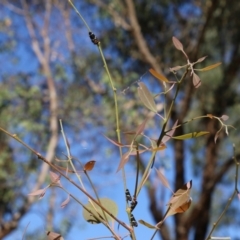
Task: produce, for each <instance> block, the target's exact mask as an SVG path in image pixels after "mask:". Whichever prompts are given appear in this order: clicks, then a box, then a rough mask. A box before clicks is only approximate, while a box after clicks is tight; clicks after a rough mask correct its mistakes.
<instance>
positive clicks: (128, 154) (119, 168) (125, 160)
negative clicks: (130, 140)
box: [117, 151, 131, 172]
mask: <svg viewBox="0 0 240 240" xmlns="http://www.w3.org/2000/svg"><path fill="white" fill-rule="evenodd" d="M130 154H131V152H130V151H128V152H126V153H125V154H123V156H122V158H121V161H120V163H119V166H118V169H117V172H118V171H119V170H121V169H122V168H123V167H124V165H125V164H126V163H127V161H128V160H129V156H130Z"/></svg>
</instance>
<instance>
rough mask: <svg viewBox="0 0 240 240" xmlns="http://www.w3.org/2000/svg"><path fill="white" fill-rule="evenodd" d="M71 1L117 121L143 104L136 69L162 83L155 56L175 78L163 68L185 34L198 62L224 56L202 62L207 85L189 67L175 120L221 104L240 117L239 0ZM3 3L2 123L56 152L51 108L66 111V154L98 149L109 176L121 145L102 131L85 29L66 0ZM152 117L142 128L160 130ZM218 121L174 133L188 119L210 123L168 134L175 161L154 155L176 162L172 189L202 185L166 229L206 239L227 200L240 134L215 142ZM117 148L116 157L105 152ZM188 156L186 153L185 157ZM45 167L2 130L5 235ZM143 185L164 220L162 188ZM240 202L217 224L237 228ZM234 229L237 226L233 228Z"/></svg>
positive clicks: (106, 110) (127, 120)
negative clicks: (193, 135)
mask: <svg viewBox="0 0 240 240" xmlns="http://www.w3.org/2000/svg"><path fill="white" fill-rule="evenodd" d="M74 3H75V4H76V7H77V8H78V9H79V11H80V12H81V14H82V15H83V17H84V18H85V20H86V21H87V22H88V24H89V26H90V27H91V29H92V31H93V32H94V34H95V35H96V36H97V37H98V39H100V42H101V46H102V48H103V51H104V53H105V57H106V60H107V62H108V64H109V68H110V71H111V74H112V77H113V79H114V83H115V86H116V88H117V92H118V100H119V113H120V118H121V123H120V124H121V129H122V130H123V131H124V130H129V129H135V128H136V126H138V125H139V124H140V123H141V121H142V120H143V119H144V116H146V114H147V110H146V109H145V108H143V106H142V104H141V103H140V102H139V99H138V96H137V91H136V90H137V84H136V81H138V80H141V81H143V82H144V83H145V84H147V85H148V87H149V89H150V90H151V91H152V92H153V93H154V94H156V93H159V92H160V90H161V89H162V88H161V84H160V83H159V82H158V81H157V80H156V79H154V78H153V77H151V76H150V74H149V73H148V69H149V68H154V69H155V70H157V71H159V72H161V73H163V74H164V75H165V76H166V77H168V78H169V79H174V76H173V75H172V74H171V73H170V71H169V68H170V67H173V66H177V65H184V64H186V63H185V61H186V59H185V57H184V56H183V55H182V54H181V52H179V51H177V50H176V49H175V48H174V47H173V44H172V41H171V38H172V36H176V37H177V38H178V39H180V41H181V42H182V43H183V45H184V49H185V52H186V53H187V54H188V56H189V58H190V60H191V61H196V60H197V59H198V58H200V57H202V56H206V55H207V56H208V57H207V59H206V60H205V61H204V62H203V63H200V64H198V65H197V68H201V67H205V66H208V65H210V64H213V63H215V62H222V65H221V66H220V67H219V68H217V69H214V70H212V71H209V72H205V73H202V74H200V77H201V79H202V85H201V87H200V88H199V89H198V90H197V91H196V90H195V89H194V88H193V86H192V81H191V78H190V76H188V77H187V79H186V81H185V83H184V87H183V88H182V89H181V92H180V94H179V98H178V100H177V107H176V108H175V109H174V111H173V114H172V116H171V118H172V121H171V122H172V123H173V122H175V120H176V119H178V120H179V122H180V123H181V122H183V121H184V120H186V119H189V118H192V117H194V116H198V115H204V114H208V113H211V114H213V115H216V116H219V117H220V116H221V115H223V114H227V115H228V116H229V117H230V119H229V120H228V121H229V124H231V125H233V126H235V127H236V128H238V125H239V123H240V122H239V121H240V120H239V112H240V104H239V96H240V94H239V91H240V87H239V86H240V85H239V73H240V72H239V63H240V45H239V43H240V32H239V29H240V21H239V20H238V19H239V16H240V2H239V1H232V2H231V3H230V2H229V1H227V0H192V1H177V0H171V1H168V0H167V1H161V2H160V1H159V2H156V1H151V0H149V1H142V0H136V1H132V0H126V1H119V0H114V1H104V0H101V1H99V0H89V1H85V0H81V1H78V0H76V1H75V2H74ZM0 5H1V8H0V65H1V67H0V68H1V71H0V126H1V127H3V128H5V129H7V130H9V131H10V132H12V133H15V134H17V135H18V136H19V137H20V138H22V139H23V140H24V141H26V142H27V143H28V144H30V145H31V146H32V147H33V148H34V149H36V150H37V151H39V152H41V153H42V154H43V155H45V154H46V156H49V160H53V159H54V157H55V156H56V155H57V156H58V157H59V156H63V155H62V152H63V151H65V150H64V145H63V141H62V139H61V136H60V130H59V127H58V126H57V125H56V121H58V119H60V118H61V119H63V121H64V126H65V131H66V133H67V136H68V138H69V140H70V145H71V146H72V148H73V150H72V151H73V154H74V155H75V156H78V157H79V158H81V159H86V160H87V159H90V158H92V157H98V158H100V159H101V163H102V164H100V166H97V167H99V170H98V171H99V174H100V175H101V174H102V175H103V176H105V177H106V180H107V176H106V175H107V173H109V171H115V169H116V167H117V165H118V161H119V157H117V156H118V155H117V152H115V150H116V149H115V148H114V147H113V146H112V145H109V144H107V145H106V143H107V141H105V140H103V137H102V135H101V133H104V134H106V135H108V136H110V137H112V138H115V130H116V129H115V114H114V110H113V109H114V103H113V94H112V91H111V89H110V87H109V84H108V77H107V75H106V73H105V71H104V67H103V63H102V61H101V59H100V55H99V52H98V50H97V48H96V46H94V45H93V44H92V43H91V41H90V39H89V36H88V31H87V29H86V28H85V26H84V25H83V23H82V22H81V20H80V18H79V17H78V16H77V14H76V13H75V12H74V11H73V10H72V8H71V7H70V5H69V4H68V2H67V1H62V0H51V1H46V0H44V1H39V0H22V1H15V0H11V1H5V0H2V1H1V3H0ZM131 6H133V8H131ZM124 90H126V91H124ZM54 93H55V94H54ZM170 96H171V94H170ZM161 100H162V99H160V101H161ZM159 104H161V102H159ZM153 123H155V124H153ZM57 124H58V122H57ZM149 126H151V131H149V133H151V134H153V135H154V133H155V135H154V137H157V136H158V135H157V134H159V132H160V129H159V126H160V124H159V119H157V118H154V122H151V123H150V125H149ZM169 127H170V126H169ZM219 127H220V126H219V124H218V123H217V122H215V121H210V120H209V119H208V120H202V121H197V122H192V123H190V124H189V125H187V126H184V127H183V128H180V129H179V130H178V131H177V133H176V134H183V133H184V132H191V131H193V130H194V131H196V130H199V131H200V130H207V131H209V132H210V134H209V136H207V137H203V138H198V139H197V140H191V141H187V142H185V143H183V142H181V143H179V141H175V142H173V143H172V145H171V147H170V146H169V149H170V150H171V151H172V153H171V154H170V155H172V160H171V161H170V163H169V162H166V158H164V157H163V158H162V159H161V158H160V159H159V160H158V162H157V163H156V166H157V167H159V166H161V167H164V168H166V169H168V168H171V171H172V172H173V175H172V180H171V181H172V183H173V184H174V186H175V187H174V188H176V189H178V188H179V187H181V185H182V184H183V183H185V182H186V181H187V180H189V179H190V178H191V177H193V176H194V180H195V182H196V184H195V183H194V184H193V191H194V194H195V196H198V197H196V199H195V200H196V201H195V203H194V206H193V207H192V208H191V212H190V213H189V214H188V215H177V216H176V217H175V221H174V223H171V224H172V225H174V229H175V231H174V234H173V233H172V232H169V231H168V228H167V226H163V231H162V233H161V234H160V235H161V236H160V235H159V236H160V237H161V239H178V240H180V239H195V240H198V239H199V240H202V239H204V236H206V233H207V230H208V229H209V226H210V224H211V223H212V221H214V220H216V216H217V214H219V212H220V211H221V210H222V209H223V206H224V203H225V201H226V199H227V196H228V195H229V194H230V192H229V190H228V188H233V184H234V178H233V176H234V171H235V170H234V168H233V162H232V161H231V156H232V154H233V153H232V143H235V144H236V146H237V147H236V149H237V152H236V154H237V156H239V153H240V152H239V150H238V149H239V148H238V146H239V132H238V130H235V131H232V130H230V136H229V137H228V138H226V136H225V135H224V133H223V134H221V135H220V137H219V139H218V142H217V144H214V141H213V139H214V135H215V133H216V131H217V130H218V129H219ZM85 146H87V147H85ZM113 156H114V158H117V163H116V161H111V159H112V158H113ZM61 158H64V156H63V157H61ZM186 162H188V163H189V162H190V166H191V167H190V169H189V167H186V164H187V163H186ZM143 165H145V162H144V160H143ZM188 166H189V165H188ZM47 172H48V169H47V168H43V166H42V163H41V162H40V161H37V160H36V158H35V157H34V156H32V155H31V154H29V153H28V151H26V150H25V149H24V148H23V147H22V146H20V145H19V144H16V143H15V142H14V141H12V140H11V139H9V138H8V137H6V136H5V135H4V134H3V133H1V132H0V182H1V184H0V196H1V198H0V218H1V219H2V220H1V222H0V224H1V228H0V238H1V239H2V238H3V237H5V236H7V235H8V234H10V233H11V232H12V231H14V230H16V229H17V228H18V226H19V221H20V220H21V219H22V217H24V215H25V214H27V213H28V211H33V209H34V201H33V200H29V198H28V197H27V193H29V192H30V190H31V189H32V187H34V186H36V185H35V183H38V184H39V186H40V185H42V184H43V183H44V181H45V179H46V176H47ZM38 173H39V174H38ZM220 173H222V174H220ZM40 175H41V176H42V179H41V177H40ZM39 179H41V180H39ZM96 179H98V178H97V176H96ZM97 181H99V180H97ZM119 181H121V180H120V178H119ZM152 181H154V180H152ZM98 183H99V182H98ZM103 191H104V190H103ZM105 191H106V190H105ZM147 194H148V198H149V204H150V208H149V211H150V213H151V214H152V216H153V219H154V221H156V222H157V221H160V220H161V217H162V214H163V212H162V210H161V209H159V208H158V206H157V202H158V201H160V200H159V195H158V191H157V190H156V188H155V186H154V184H153V182H152V184H149V185H148V189H147ZM52 195H53V196H54V194H52ZM52 195H51V196H52ZM226 195H227V196H226ZM51 196H49V198H50V197H51ZM52 198H53V197H52ZM221 199H222V201H221ZM216 206H218V207H216ZM236 208H239V202H238V203H236V202H234V204H233V205H232V206H231V209H230V210H229V212H227V214H226V219H225V221H224V222H223V223H222V225H219V228H218V231H219V232H218V233H224V231H225V229H228V228H229V227H230V228H231V229H237V226H239V224H240V222H239V218H237V211H235V210H234V209H236ZM46 213H47V214H46V216H47V217H46V218H47V220H46V225H47V226H48V228H50V227H51V226H52V227H53V228H54V229H56V228H57V227H56V224H55V225H54V224H53V222H54V220H53V219H54V217H55V215H54V214H53V210H52V206H51V204H50V205H49V208H48V209H46ZM212 216H214V217H212ZM72 225H73V224H70V223H69V222H68V223H66V222H64V220H63V221H62V225H61V226H65V227H64V231H62V233H63V234H64V233H66V232H68V231H69V229H70V228H71V227H72ZM62 229H63V228H62ZM57 230H59V228H58V229H57ZM31 237H32V236H30V235H29V239H32V238H31ZM43 238H44V237H43ZM39 239H41V237H39ZM232 239H240V238H239V235H234V234H233V236H232Z"/></svg>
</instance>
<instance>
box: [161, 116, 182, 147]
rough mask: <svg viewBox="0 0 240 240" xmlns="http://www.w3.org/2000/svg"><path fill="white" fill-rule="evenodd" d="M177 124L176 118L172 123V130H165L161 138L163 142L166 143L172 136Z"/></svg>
mask: <svg viewBox="0 0 240 240" xmlns="http://www.w3.org/2000/svg"><path fill="white" fill-rule="evenodd" d="M177 124H178V120H177V121H176V122H175V123H174V125H173V127H172V130H171V131H169V132H167V133H166V135H165V136H164V137H163V139H162V142H163V143H166V142H167V141H168V140H169V139H170V138H172V136H173V134H174V132H175V130H176V126H177Z"/></svg>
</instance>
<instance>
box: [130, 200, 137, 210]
mask: <svg viewBox="0 0 240 240" xmlns="http://www.w3.org/2000/svg"><path fill="white" fill-rule="evenodd" d="M137 203H138V202H137V200H136V199H133V201H132V202H131V207H130V208H131V212H132V211H133V209H134V208H135V207H136V206H137Z"/></svg>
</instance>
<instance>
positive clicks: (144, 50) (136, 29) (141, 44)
mask: <svg viewBox="0 0 240 240" xmlns="http://www.w3.org/2000/svg"><path fill="white" fill-rule="evenodd" d="M125 3H126V5H127V9H128V18H129V20H130V24H131V28H132V32H133V36H134V38H135V42H136V44H137V46H138V48H139V51H140V52H141V54H142V56H143V59H144V60H145V61H146V62H148V63H149V64H150V65H151V66H152V67H153V68H154V69H155V70H156V71H157V72H159V73H162V70H161V68H160V67H159V66H160V64H159V62H158V61H157V60H156V58H155V57H154V56H153V55H152V53H151V52H150V50H149V48H148V45H147V43H146V41H145V39H144V37H143V34H142V32H141V27H140V25H139V22H138V20H137V14H136V10H135V6H134V3H133V1H132V0H125Z"/></svg>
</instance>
